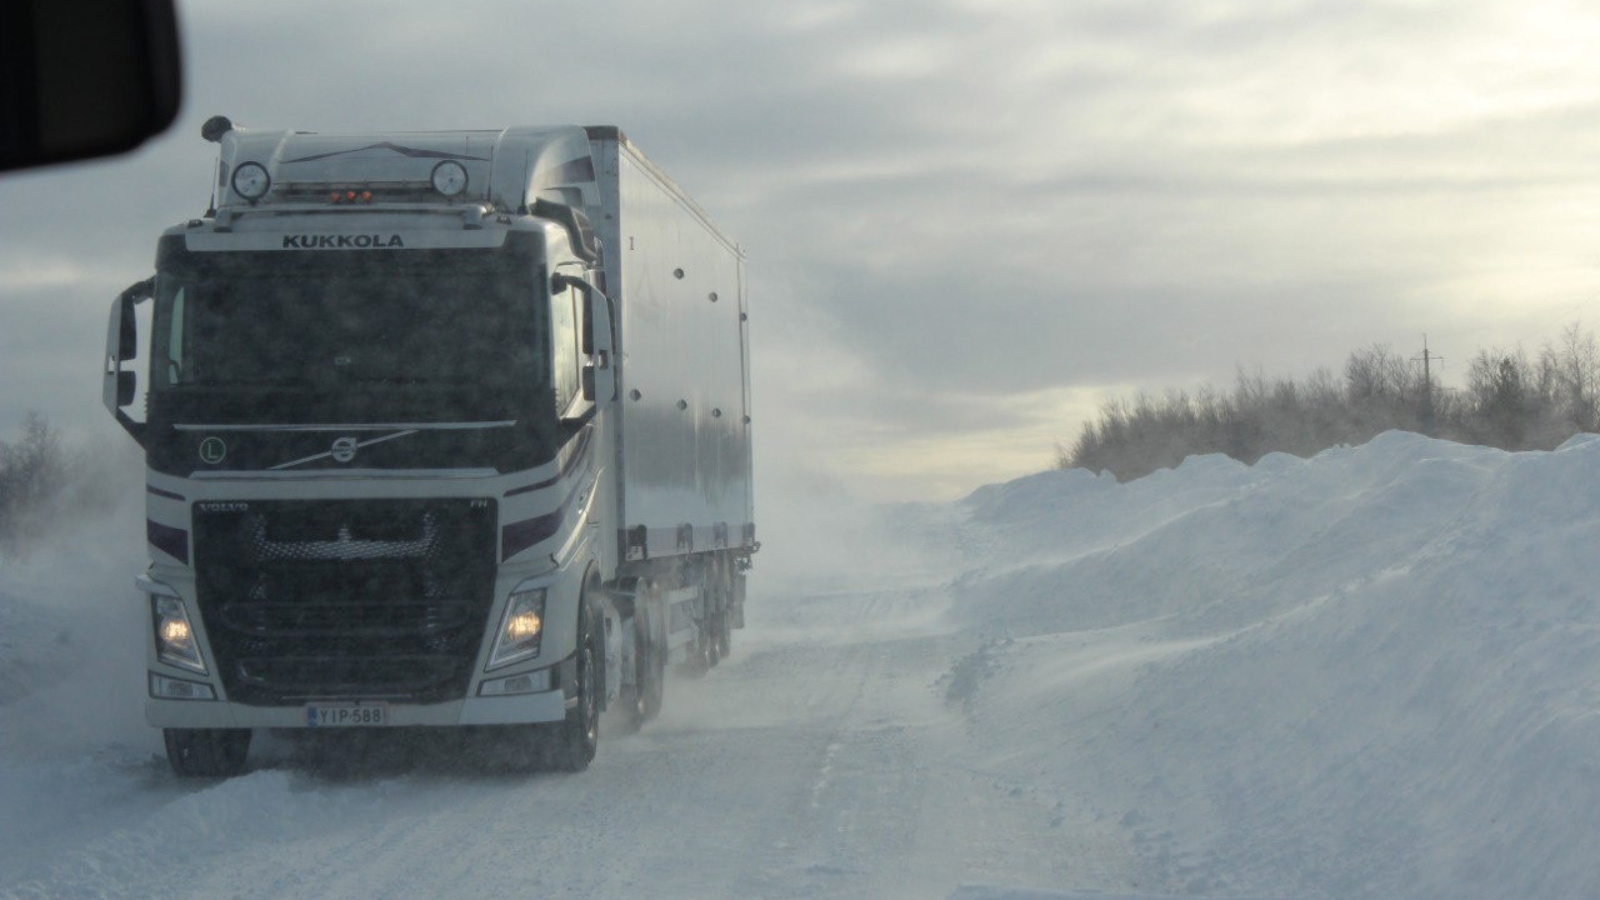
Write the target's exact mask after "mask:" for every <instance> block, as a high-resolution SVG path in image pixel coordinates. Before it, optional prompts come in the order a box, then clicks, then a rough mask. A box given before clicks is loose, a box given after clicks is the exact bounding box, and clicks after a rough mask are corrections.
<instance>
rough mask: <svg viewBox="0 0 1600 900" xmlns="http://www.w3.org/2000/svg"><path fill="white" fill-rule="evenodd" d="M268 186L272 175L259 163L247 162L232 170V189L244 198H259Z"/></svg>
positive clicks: (265, 193) (250, 199) (252, 200)
mask: <svg viewBox="0 0 1600 900" xmlns="http://www.w3.org/2000/svg"><path fill="white" fill-rule="evenodd" d="M270 187H272V176H271V175H268V174H267V170H266V168H265V167H264V166H262V165H261V164H260V163H253V162H247V163H245V164H243V165H241V166H239V168H237V169H234V170H233V190H234V191H235V192H236V193H237V194H238V195H239V196H241V197H243V198H245V199H246V200H249V201H251V202H255V201H256V200H260V199H261V198H262V197H265V196H266V195H267V189H268V188H270Z"/></svg>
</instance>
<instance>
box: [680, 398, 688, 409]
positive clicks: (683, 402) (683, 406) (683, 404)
mask: <svg viewBox="0 0 1600 900" xmlns="http://www.w3.org/2000/svg"><path fill="white" fill-rule="evenodd" d="M688 408H689V401H687V400H679V401H678V409H680V410H684V409H688Z"/></svg>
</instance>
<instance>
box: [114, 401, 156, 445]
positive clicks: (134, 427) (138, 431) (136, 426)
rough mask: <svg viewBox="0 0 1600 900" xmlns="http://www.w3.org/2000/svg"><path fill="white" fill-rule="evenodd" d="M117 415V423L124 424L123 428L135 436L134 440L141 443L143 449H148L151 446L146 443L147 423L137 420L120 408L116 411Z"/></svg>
mask: <svg viewBox="0 0 1600 900" xmlns="http://www.w3.org/2000/svg"><path fill="white" fill-rule="evenodd" d="M116 417H117V424H118V425H121V426H122V430H123V431H126V432H127V433H128V434H129V435H130V436H131V437H132V438H133V440H134V442H135V443H137V444H138V445H139V447H140V448H141V449H146V450H148V449H149V448H148V447H146V446H145V443H144V436H145V431H146V427H145V423H143V422H135V421H134V420H133V419H132V418H131V417H129V415H128V414H127V413H125V412H123V411H122V410H120V409H119V410H117V411H116Z"/></svg>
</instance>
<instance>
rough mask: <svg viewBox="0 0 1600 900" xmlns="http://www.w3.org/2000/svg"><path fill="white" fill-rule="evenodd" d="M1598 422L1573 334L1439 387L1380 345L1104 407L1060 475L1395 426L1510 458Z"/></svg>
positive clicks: (1488, 359) (1594, 366) (1293, 448)
mask: <svg viewBox="0 0 1600 900" xmlns="http://www.w3.org/2000/svg"><path fill="white" fill-rule="evenodd" d="M1597 422H1600V351H1597V350H1596V345H1595V338H1594V334H1593V332H1588V331H1584V330H1583V329H1582V328H1580V327H1579V326H1578V325H1576V324H1575V325H1572V326H1571V327H1569V328H1567V329H1566V330H1565V331H1564V332H1563V333H1562V336H1561V339H1560V340H1559V341H1557V342H1554V343H1546V344H1545V346H1544V347H1543V349H1542V350H1540V352H1539V353H1538V354H1537V355H1536V356H1532V357H1530V356H1529V355H1528V354H1527V353H1525V352H1524V351H1523V350H1522V349H1521V348H1518V349H1516V350H1506V349H1498V348H1497V349H1488V350H1479V351H1478V352H1477V354H1476V355H1475V356H1473V357H1472V359H1471V361H1470V362H1469V363H1468V366H1467V384H1466V387H1465V388H1463V389H1460V390H1446V389H1442V388H1441V387H1440V386H1439V384H1438V380H1437V373H1434V376H1433V377H1432V378H1431V379H1430V378H1427V377H1425V375H1424V369H1423V367H1422V365H1421V363H1420V361H1417V362H1413V361H1412V360H1410V359H1407V358H1406V357H1403V356H1400V355H1398V354H1396V353H1394V352H1393V351H1391V350H1390V349H1389V348H1388V347H1387V346H1384V345H1375V346H1373V347H1371V348H1369V349H1366V350H1359V351H1357V352H1355V353H1352V354H1350V357H1349V359H1347V360H1346V361H1345V365H1344V371H1343V373H1342V376H1335V375H1334V374H1333V373H1332V372H1330V371H1329V370H1327V369H1318V370H1317V371H1316V372H1313V373H1312V374H1311V376H1310V377H1309V378H1307V379H1305V380H1303V381H1296V380H1294V379H1291V378H1267V377H1266V376H1265V375H1263V374H1261V373H1259V372H1256V373H1248V372H1245V371H1243V370H1241V371H1240V372H1239V374H1238V376H1237V378H1236V379H1235V381H1234V385H1233V388H1232V390H1231V391H1229V390H1219V389H1217V388H1214V387H1211V386H1206V387H1203V388H1200V389H1199V390H1197V391H1195V392H1193V393H1189V392H1187V391H1180V390H1171V391H1168V392H1167V393H1166V394H1164V395H1162V396H1160V397H1154V396H1151V395H1149V394H1145V393H1140V394H1138V395H1136V396H1134V397H1133V399H1132V400H1126V399H1113V400H1108V401H1107V402H1105V403H1104V404H1102V406H1101V408H1100V416H1099V419H1098V420H1097V421H1094V422H1091V423H1089V424H1087V425H1085V426H1084V428H1083V431H1082V433H1081V434H1080V435H1079V436H1078V439H1077V441H1075V442H1074V443H1073V445H1072V446H1071V447H1070V448H1065V447H1063V448H1060V451H1059V455H1058V459H1057V464H1058V465H1059V466H1060V467H1061V468H1080V467H1081V468H1087V469H1093V470H1095V471H1097V472H1111V473H1113V474H1114V475H1116V477H1117V479H1118V480H1121V481H1127V480H1129V479H1131V478H1138V477H1140V476H1142V475H1147V474H1149V473H1151V472H1153V471H1155V470H1157V469H1162V468H1168V467H1171V466H1175V465H1177V464H1178V463H1180V462H1182V461H1183V459H1184V457H1186V456H1191V455H1194V454H1203V453H1225V454H1227V455H1228V456H1231V457H1233V458H1234V459H1237V460H1241V461H1243V462H1245V463H1254V462H1255V461H1256V460H1258V459H1260V458H1261V457H1262V456H1265V455H1266V454H1268V453H1272V452H1284V453H1292V454H1295V455H1296V456H1311V455H1313V454H1315V453H1317V452H1318V451H1321V450H1324V449H1327V448H1328V447H1333V446H1337V445H1339V444H1360V443H1364V442H1366V441H1367V440H1370V439H1371V438H1372V437H1373V436H1375V435H1377V434H1379V433H1381V432H1384V431H1388V430H1390V429H1401V430H1405V431H1415V432H1420V433H1422V434H1426V435H1430V436H1432V437H1440V438H1445V439H1448V440H1454V441H1460V442H1463V443H1471V444H1485V445H1488V446H1493V447H1500V448H1503V449H1506V450H1534V449H1541V450H1548V449H1553V448H1555V447H1556V446H1559V445H1560V444H1561V442H1562V441H1564V440H1566V439H1567V438H1569V437H1571V436H1572V435H1574V434H1580V433H1583V432H1592V431H1595V430H1596V423H1597Z"/></svg>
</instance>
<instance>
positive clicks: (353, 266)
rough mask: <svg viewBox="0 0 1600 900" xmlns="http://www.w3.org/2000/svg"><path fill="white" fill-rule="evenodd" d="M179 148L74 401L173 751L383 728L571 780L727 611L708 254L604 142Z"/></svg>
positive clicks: (700, 663) (742, 564)
mask: <svg viewBox="0 0 1600 900" xmlns="http://www.w3.org/2000/svg"><path fill="white" fill-rule="evenodd" d="M203 133H204V134H205V136H206V137H207V138H208V139H209V140H213V141H216V142H217V143H219V145H220V150H221V152H220V158H219V161H218V170H217V180H216V186H215V192H214V195H213V202H212V206H211V208H210V209H208V210H207V212H206V214H205V215H204V216H202V217H201V218H197V219H194V220H191V221H189V222H187V223H184V224H182V225H179V226H176V227H174V228H170V229H168V230H167V231H166V233H165V234H164V235H163V237H162V239H161V242H160V245H159V248H158V252H157V259H156V269H157V272H156V275H155V277H153V278H150V279H147V280H145V281H142V282H140V283H138V284H136V285H134V286H132V287H130V288H129V289H128V290H127V291H125V292H123V294H122V295H121V296H120V297H118V298H117V300H116V302H115V303H114V304H113V307H112V313H111V321H110V328H109V331H108V335H107V351H106V352H107V363H106V374H105V388H104V397H105V402H106V405H107V407H108V409H110V411H111V412H112V413H113V415H114V416H115V417H116V419H117V421H118V422H120V423H121V424H122V425H123V426H124V428H126V429H127V431H128V432H129V433H130V434H131V435H133V437H134V438H135V439H136V440H138V441H139V443H140V444H141V446H143V447H144V449H145V451H146V461H147V495H146V496H147V510H148V515H147V519H148V522H147V537H148V541H149V547H150V558H151V563H150V567H149V569H148V571H147V572H146V573H145V574H144V575H143V576H141V577H140V578H139V579H138V584H139V587H140V589H141V593H142V595H143V596H142V599H141V602H143V603H146V604H148V605H149V613H150V621H151V623H152V624H151V632H150V634H149V635H148V638H147V644H148V647H149V654H148V658H149V666H148V668H149V671H148V673H147V678H148V684H149V699H148V701H147V703H146V713H147V719H148V720H149V721H150V723H151V724H152V725H155V726H157V727H160V728H162V729H163V730H164V734H165V738H166V744H167V750H168V756H169V758H170V760H171V762H172V765H173V767H174V769H175V770H176V771H178V772H179V773H180V774H185V775H219V774H229V773H232V772H237V771H239V770H241V769H242V768H243V767H244V765H245V761H246V754H247V751H248V746H249V741H250V736H251V733H252V730H253V729H258V728H279V729H308V730H310V729H316V730H326V729H342V728H394V727H405V726H433V727H440V728H444V727H459V726H476V727H482V728H486V729H491V730H493V731H495V732H496V733H497V734H499V735H500V736H502V737H504V738H506V739H507V740H506V741H504V742H503V743H504V744H505V745H507V746H510V747H513V748H515V749H517V750H518V752H519V754H520V755H521V758H523V759H524V760H526V761H529V762H539V763H548V764H551V765H555V766H558V767H563V768H568V769H581V768H583V767H584V766H586V765H587V764H588V762H589V760H590V759H591V758H592V757H593V755H594V753H595V748H596V745H597V741H598V727H597V723H598V717H599V715H600V713H601V711H602V710H603V709H604V708H605V707H606V706H608V705H611V704H617V705H620V706H621V707H622V708H623V712H624V714H625V717H626V718H625V721H626V722H627V723H629V724H631V725H634V726H637V725H640V724H642V723H643V722H645V721H647V720H648V719H650V718H651V717H653V716H654V715H655V714H656V713H657V712H658V711H659V709H660V707H661V703H662V701H663V696H664V682H665V671H666V668H667V666H668V664H669V662H676V663H678V664H679V665H680V666H682V667H683V668H685V669H687V670H689V671H691V672H703V671H704V670H706V669H708V668H710V667H711V666H714V665H715V664H716V663H717V661H718V660H719V659H720V658H721V657H723V656H725V655H726V654H727V652H728V650H729V646H730V642H731V634H730V633H731V630H732V629H734V628H738V627H742V624H743V605H744V598H745V574H744V573H745V571H746V570H747V569H748V568H749V563H750V558H751V556H752V555H753V554H754V553H755V551H756V550H757V549H758V548H759V544H757V542H756V538H755V522H754V511H753V497H752V485H751V436H750V435H751V420H750V381H749V331H748V327H747V318H748V317H747V309H746V304H745V285H744V259H743V256H742V254H741V253H740V251H739V248H738V247H737V245H735V244H734V243H733V242H732V241H730V240H729V239H728V238H726V237H725V236H724V235H722V234H721V233H720V232H719V231H718V230H717V229H716V228H715V227H714V226H713V225H712V224H711V222H710V220H709V218H708V217H707V216H706V215H705V213H704V212H703V211H702V210H701V209H700V208H699V207H698V206H697V205H695V203H694V202H693V201H692V200H690V199H689V197H688V196H687V195H686V194H685V193H684V192H683V191H682V190H680V189H679V188H678V187H677V186H676V185H675V184H674V183H673V182H672V180H671V179H669V178H668V177H667V176H666V175H664V174H663V173H662V172H661V171H660V170H659V169H657V168H656V167H655V166H654V165H653V164H651V163H650V161H649V160H648V159H646V158H645V157H644V155H643V154H642V153H640V152H639V150H638V149H637V148H636V147H635V146H634V145H633V144H632V143H631V142H630V141H629V140H628V139H627V138H626V137H625V136H624V135H623V134H622V133H621V132H620V131H619V130H617V129H616V128H611V127H591V128H587V129H585V128H579V127H574V126H564V127H554V128H516V129H506V130H502V131H460V132H429V133H406V134H360V135H319V134H309V133H303V132H285V131H280V132H255V131H247V130H245V129H243V128H238V127H235V126H234V125H233V124H232V123H230V122H228V121H227V120H226V119H224V118H222V117H217V118H215V119H213V120H211V121H209V122H208V123H207V124H206V126H205V129H204V130H203ZM148 301H153V314H152V316H151V317H150V326H149V333H148V334H147V335H145V336H144V337H143V338H142V339H141V336H140V335H139V330H140V329H139V327H138V325H137V322H138V318H137V317H136V315H135V308H136V307H138V306H140V305H141V304H143V303H145V302H148ZM141 352H143V353H145V354H148V357H149V362H148V364H147V366H145V368H144V370H143V373H144V377H143V379H141V378H140V374H139V371H138V369H137V368H136V367H137V366H138V365H139V359H140V355H141ZM141 381H142V383H143V384H144V385H145V387H146V398H145V400H146V402H145V404H144V415H143V416H142V418H141V417H135V416H134V415H131V414H130V412H129V410H130V409H131V408H134V407H135V400H136V395H137V394H138V393H139V390H138V387H139V384H140V383H141Z"/></svg>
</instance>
